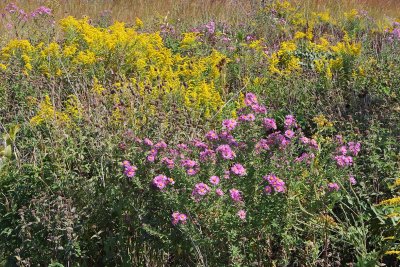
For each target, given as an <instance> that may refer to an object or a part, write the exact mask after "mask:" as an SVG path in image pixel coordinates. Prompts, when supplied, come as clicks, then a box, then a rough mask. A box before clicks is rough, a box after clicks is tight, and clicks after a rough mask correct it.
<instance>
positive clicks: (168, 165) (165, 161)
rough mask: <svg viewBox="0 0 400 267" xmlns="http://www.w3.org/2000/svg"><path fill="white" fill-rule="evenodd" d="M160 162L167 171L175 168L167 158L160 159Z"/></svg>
mask: <svg viewBox="0 0 400 267" xmlns="http://www.w3.org/2000/svg"><path fill="white" fill-rule="evenodd" d="M161 162H162V163H164V164H165V165H167V168H168V169H173V168H174V166H175V163H174V161H173V160H172V159H169V158H167V157H164V158H162V159H161Z"/></svg>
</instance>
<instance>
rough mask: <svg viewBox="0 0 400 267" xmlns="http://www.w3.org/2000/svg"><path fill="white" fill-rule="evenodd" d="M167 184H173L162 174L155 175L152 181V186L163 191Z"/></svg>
mask: <svg viewBox="0 0 400 267" xmlns="http://www.w3.org/2000/svg"><path fill="white" fill-rule="evenodd" d="M169 184H171V185H173V184H175V181H174V179H172V178H168V177H167V176H165V175H162V174H160V175H157V176H156V177H154V179H153V185H154V186H155V187H157V188H158V189H160V190H162V189H164V188H165V187H166V186H167V185H169Z"/></svg>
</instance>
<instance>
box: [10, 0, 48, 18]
mask: <svg viewBox="0 0 400 267" xmlns="http://www.w3.org/2000/svg"><path fill="white" fill-rule="evenodd" d="M5 10H6V12H8V13H9V14H17V15H18V18H19V19H20V20H22V21H28V20H29V19H34V18H37V17H39V16H43V15H48V16H50V15H52V10H51V9H50V8H48V7H46V6H40V7H38V8H37V9H36V10H34V11H32V12H31V13H30V14H28V13H26V12H25V10H23V9H22V8H19V7H18V6H17V5H16V4H15V3H10V4H8V5H7V6H6V8H5Z"/></svg>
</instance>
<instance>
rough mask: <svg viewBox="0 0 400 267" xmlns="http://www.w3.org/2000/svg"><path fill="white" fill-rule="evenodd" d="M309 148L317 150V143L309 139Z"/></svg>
mask: <svg viewBox="0 0 400 267" xmlns="http://www.w3.org/2000/svg"><path fill="white" fill-rule="evenodd" d="M310 147H311V148H313V149H316V150H318V148H319V147H318V143H317V141H316V140H315V139H311V140H310Z"/></svg>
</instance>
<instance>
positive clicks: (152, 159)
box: [146, 154, 156, 162]
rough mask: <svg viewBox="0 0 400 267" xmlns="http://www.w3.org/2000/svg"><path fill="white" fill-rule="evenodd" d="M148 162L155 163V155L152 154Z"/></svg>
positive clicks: (148, 157)
mask: <svg viewBox="0 0 400 267" xmlns="http://www.w3.org/2000/svg"><path fill="white" fill-rule="evenodd" d="M146 159H147V161H148V162H154V161H155V160H156V157H155V156H154V155H153V154H150V155H148V156H147V157H146Z"/></svg>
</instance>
